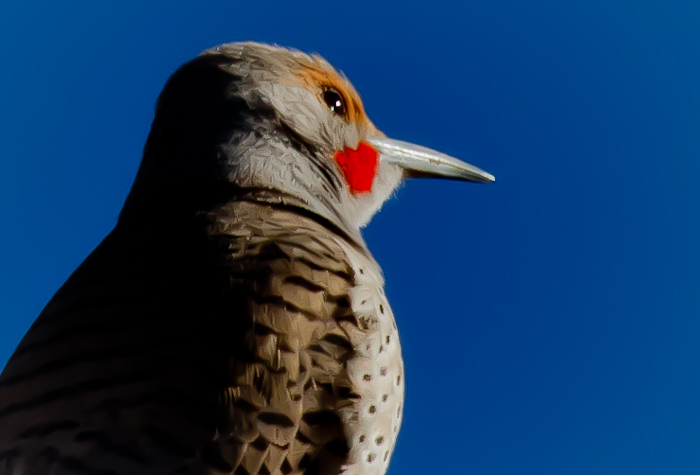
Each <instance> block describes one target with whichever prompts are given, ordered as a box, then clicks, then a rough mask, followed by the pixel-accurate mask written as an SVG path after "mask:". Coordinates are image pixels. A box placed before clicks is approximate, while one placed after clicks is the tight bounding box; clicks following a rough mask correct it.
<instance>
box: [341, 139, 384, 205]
mask: <svg viewBox="0 0 700 475" xmlns="http://www.w3.org/2000/svg"><path fill="white" fill-rule="evenodd" d="M335 161H336V162H338V165H339V166H340V169H341V170H342V171H343V175H345V181H347V182H348V186H350V191H352V192H353V193H369V192H370V191H372V183H373V182H374V177H375V176H376V174H377V164H378V154H377V151H376V150H375V149H374V147H372V146H371V145H369V144H367V143H365V142H360V144H359V145H358V146H357V149H351V148H348V147H345V149H343V150H342V151H339V152H336V153H335Z"/></svg>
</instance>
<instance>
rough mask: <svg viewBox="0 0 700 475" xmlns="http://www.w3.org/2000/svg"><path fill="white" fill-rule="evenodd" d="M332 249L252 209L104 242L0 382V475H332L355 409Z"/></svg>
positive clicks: (340, 266)
mask: <svg viewBox="0 0 700 475" xmlns="http://www.w3.org/2000/svg"><path fill="white" fill-rule="evenodd" d="M200 234H201V235H200ZM336 239H337V238H334V237H333V235H332V234H331V233H329V232H328V230H327V229H326V228H324V227H322V226H321V225H319V224H318V223H316V222H315V221H313V220H312V219H310V218H306V217H303V216H300V215H297V214H295V213H291V212H289V211H283V210H275V209H273V208H271V207H268V206H265V207H262V206H260V205H255V204H252V203H250V204H249V203H238V204H236V205H231V206H229V207H228V208H226V207H225V208H223V209H222V210H219V212H218V213H216V215H215V219H212V221H211V222H210V223H209V226H208V230H207V232H206V233H193V234H192V236H185V237H182V236H177V237H175V234H174V233H171V234H170V235H169V234H168V233H165V235H162V236H160V235H159V236H156V237H154V236H149V237H144V236H140V237H138V238H134V236H131V235H126V236H125V235H124V233H122V232H120V231H119V228H117V230H116V231H115V232H114V233H113V234H112V235H110V236H109V237H108V238H107V239H106V240H105V241H104V242H103V243H102V244H101V245H100V246H99V247H98V249H97V250H96V251H95V252H94V253H93V254H92V255H91V256H90V257H89V258H88V259H87V260H86V261H85V263H84V264H83V265H81V267H80V268H79V269H78V270H77V271H76V272H75V273H74V275H73V276H72V277H71V278H70V279H69V280H68V282H67V283H66V284H65V285H64V287H63V288H62V289H61V290H60V291H59V292H58V293H57V294H56V296H55V297H54V299H52V301H51V302H50V303H49V305H47V307H46V309H45V310H44V312H43V313H42V315H41V316H40V317H39V319H38V320H37V322H36V323H35V324H34V325H33V326H32V328H31V329H30V331H29V333H28V334H27V335H26V337H25V338H24V340H23V341H22V343H21V344H20V346H19V347H18V349H17V351H16V352H15V354H14V355H13V357H12V359H11V360H10V361H9V363H8V365H7V367H6V369H5V370H4V372H3V374H2V375H1V376H0V474H2V475H5V474H10V473H11V474H13V475H48V474H52V475H53V474H58V473H60V474H71V473H104V474H114V475H124V474H129V475H136V474H149V475H151V474H156V473H184V474H189V473H202V474H208V473H212V474H213V473H217V474H218V473H235V474H238V475H240V474H258V473H259V474H290V473H301V472H302V471H305V470H309V469H310V470H312V471H315V470H320V471H321V473H336V472H338V471H340V466H341V464H342V463H343V461H344V460H345V458H346V455H347V452H348V443H347V441H346V439H345V437H346V435H345V432H344V430H343V427H342V423H341V419H340V417H339V412H338V411H339V409H341V408H342V407H343V406H344V405H347V404H351V403H352V401H353V400H354V399H353V398H356V397H357V396H356V394H354V393H353V390H352V387H351V386H350V384H349V381H348V379H347V377H346V376H345V375H344V367H345V361H346V360H347V359H349V358H350V357H351V355H352V354H353V351H354V349H353V346H352V344H351V343H350V339H349V337H348V335H347V334H346V333H345V332H344V331H343V329H342V328H341V325H340V323H341V322H343V321H345V322H348V321H354V316H353V314H352V311H351V310H350V306H349V302H348V291H349V289H350V288H351V286H352V285H353V278H354V277H353V271H352V269H351V267H350V266H349V265H348V263H347V262H346V258H345V254H344V253H343V251H342V249H341V248H340V247H339V246H338V244H337V241H336ZM346 324H347V323H346Z"/></svg>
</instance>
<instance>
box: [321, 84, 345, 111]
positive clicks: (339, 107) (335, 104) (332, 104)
mask: <svg viewBox="0 0 700 475" xmlns="http://www.w3.org/2000/svg"><path fill="white" fill-rule="evenodd" d="M323 101H324V102H325V103H326V105H327V106H328V108H329V109H330V110H331V112H333V113H334V114H336V115H339V116H340V117H343V118H344V117H345V116H346V113H347V110H346V109H345V101H344V100H343V96H341V95H340V93H339V92H338V91H336V90H335V89H332V88H328V89H326V90H325V91H323Z"/></svg>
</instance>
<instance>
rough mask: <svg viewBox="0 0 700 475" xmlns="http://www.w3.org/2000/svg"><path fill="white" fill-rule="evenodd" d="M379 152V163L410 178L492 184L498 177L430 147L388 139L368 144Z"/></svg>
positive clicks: (380, 138) (370, 140)
mask: <svg viewBox="0 0 700 475" xmlns="http://www.w3.org/2000/svg"><path fill="white" fill-rule="evenodd" d="M367 142H369V143H370V144H371V145H372V147H374V148H375V149H376V150H377V152H379V160H380V161H382V162H387V163H392V164H394V165H397V166H399V167H401V168H403V169H404V170H405V171H406V173H407V174H408V176H409V177H433V178H450V179H453V180H465V181H475V182H479V183H489V182H492V181H495V180H496V177H494V176H493V175H491V174H490V173H487V172H485V171H484V170H481V169H480V168H477V167H475V166H474V165H470V164H468V163H465V162H463V161H461V160H458V159H456V158H454V157H450V156H449V155H445V154H444V153H440V152H437V151H435V150H431V149H429V148H427V147H421V146H420V145H414V144H412V143H408V142H402V141H401V140H394V139H389V138H386V137H378V138H371V139H369V140H367Z"/></svg>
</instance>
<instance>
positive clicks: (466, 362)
mask: <svg viewBox="0 0 700 475" xmlns="http://www.w3.org/2000/svg"><path fill="white" fill-rule="evenodd" d="M291 3H293V2H282V1H279V2H276V1H268V2H252V1H248V2H233V1H229V2H223V1H218V2H213V1H200V2H191V3H186V2H180V1H170V2H164V1H163V2H148V1H144V2H113V1H105V2H70V1H68V2H45V1H35V2H26V1H23V2H20V1H18V0H4V1H3V2H2V3H1V4H0V61H1V63H2V74H1V75H0V95H1V96H2V98H1V104H2V106H1V107H0V150H2V154H1V155H0V203H2V205H0V220H1V222H2V227H1V229H2V231H1V232H0V366H1V365H4V363H5V362H6V360H7V358H9V356H10V354H11V352H12V351H13V349H14V347H15V346H16V344H17V343H18V342H19V339H20V338H21V336H22V335H23V334H24V332H25V331H26V329H27V328H28V326H29V325H30V323H31V322H32V321H33V319H34V318H35V317H36V315H37V314H38V313H39V312H40V310H41V308H42V307H43V306H44V305H45V303H46V302H47V301H48V299H49V298H50V297H51V296H52V295H53V293H54V292H55V291H56V290H57V289H58V287H59V286H60V285H61V283H62V282H63V281H64V280H65V279H66V278H67V277H68V276H69V275H70V273H71V272H72V270H73V269H74V268H75V267H76V266H77V265H78V264H79V263H80V262H81V261H82V260H83V259H84V257H85V256H86V255H87V254H88V253H89V252H90V250H91V249H92V248H93V247H94V246H95V245H97V243H98V242H99V241H100V240H101V239H102V237H104V236H105V234H106V233H108V232H109V230H110V229H111V227H112V226H113V225H114V223H115V220H116V217H117V213H118V211H119V209H120V208H121V205H122V203H123V200H124V198H125V196H126V194H127V192H128V190H129V186H130V184H131V181H132V179H133V176H134V174H135V172H136V168H137V166H138V163H139V160H140V154H141V148H142V146H143V142H144V140H145V138H146V134H147V133H148V128H149V124H150V121H151V118H152V110H153V104H154V101H155V99H156V97H157V94H158V92H159V91H160V89H161V87H162V85H163V84H164V82H165V80H166V79H167V77H168V75H169V74H170V73H172V72H173V71H174V70H175V69H176V68H177V67H178V66H179V65H180V64H181V63H183V62H185V61H187V60H188V59H190V58H191V57H193V56H194V55H196V54H197V53H198V52H199V51H200V50H202V49H205V48H207V47H210V46H213V45H216V44H219V43H223V42H227V41H234V40H248V39H253V40H259V41H267V42H276V43H280V44H283V45H289V46H294V47H297V48H299V49H302V50H306V51H317V52H319V53H321V54H322V55H323V56H325V57H326V58H327V59H328V60H330V61H331V62H332V63H333V64H334V65H335V66H336V67H338V68H340V69H342V70H344V71H345V73H346V74H347V75H348V77H349V78H350V79H351V80H352V81H353V83H354V84H355V86H356V87H357V89H358V90H359V92H360V94H361V95H362V96H363V99H364V102H365V105H366V108H367V111H368V113H369V115H370V117H371V118H372V119H373V120H374V121H375V123H376V124H377V125H378V126H379V127H380V128H381V129H382V130H384V131H385V132H386V133H387V134H388V135H390V136H392V137H395V138H398V139H402V140H410V141H413V142H416V143H420V144H422V145H426V146H430V147H433V148H436V149H440V150H442V151H444V152H447V153H451V154H453V155H456V156H459V157H462V158H464V159H466V160H468V161H470V162H472V163H474V164H477V165H479V166H481V167H482V168H484V169H486V170H488V171H489V172H491V173H493V174H495V175H496V176H497V178H498V181H497V182H496V183H494V184H490V185H472V184H465V183H455V182H444V181H432V180H424V181H412V182H409V183H407V184H406V186H405V187H404V188H403V189H402V190H401V192H400V193H399V195H398V198H397V199H394V200H392V201H391V202H389V203H388V204H387V205H386V206H385V207H384V209H383V211H382V212H381V213H380V214H379V215H378V216H377V217H376V218H375V220H374V222H373V223H372V224H371V225H370V227H369V228H368V229H367V230H366V232H365V235H366V238H367V241H368V242H369V245H370V247H371V249H372V251H373V252H374V254H375V255H376V257H377V259H378V260H379V262H380V263H381V264H382V266H383V268H384V271H385V274H386V278H387V292H388V295H389V298H390V300H391V302H392V306H393V308H394V311H395V313H396V315H397V319H398V322H399V328H400V332H401V336H402V342H403V345H404V351H405V359H406V368H407V376H406V381H407V404H406V413H405V423H404V429H403V431H402V433H401V436H400V439H399V444H398V448H397V451H396V453H395V455H394V459H393V462H392V466H391V470H390V473H391V474H394V475H396V474H411V473H416V474H420V473H455V474H461V473H469V474H480V475H481V474H484V475H486V474H489V475H497V474H498V475H500V474H503V475H511V474H536V475H550V474H551V475H560V474H573V475H577V474H592V473H595V474H598V475H601V474H626V473H630V474H676V475H680V474H697V473H699V472H700V344H699V342H700V252H699V251H698V243H700V213H699V212H698V209H699V208H700V193H699V191H698V185H697V181H698V177H699V176H700V160H699V158H700V33H699V31H700V30H699V29H698V18H700V4H699V3H697V2H694V1H679V0H670V1H669V0H667V1H663V2H662V1H653V2H651V1H644V0H637V1H631V0H626V1H620V0H591V1H582V2H561V1H541V0H533V1H529V2H524V1H516V0H490V1H478V2H464V3H463V2H439V1H431V2H416V3H412V2H408V3H406V2H386V3H381V2H377V1H373V2H368V1H355V2H308V3H306V4H304V5H303V6H299V5H297V6H295V5H292V4H291Z"/></svg>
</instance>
